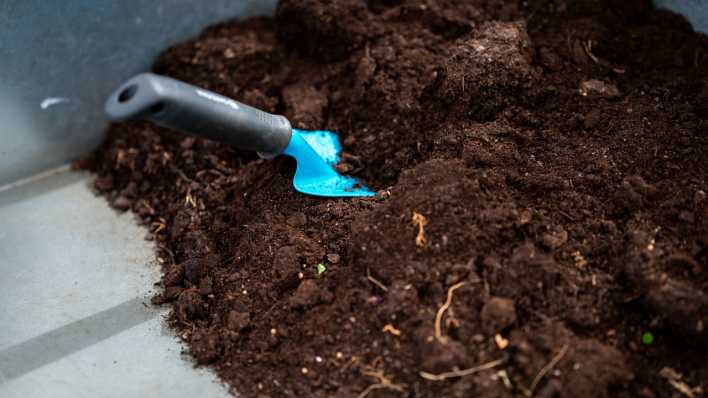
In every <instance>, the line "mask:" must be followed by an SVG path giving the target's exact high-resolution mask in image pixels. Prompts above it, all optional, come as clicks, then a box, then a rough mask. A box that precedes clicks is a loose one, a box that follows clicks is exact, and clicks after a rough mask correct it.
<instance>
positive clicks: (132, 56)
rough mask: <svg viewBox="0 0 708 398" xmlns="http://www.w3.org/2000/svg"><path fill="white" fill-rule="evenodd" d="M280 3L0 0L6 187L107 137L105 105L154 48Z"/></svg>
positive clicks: (0, 131)
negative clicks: (209, 26) (113, 92)
mask: <svg viewBox="0 0 708 398" xmlns="http://www.w3.org/2000/svg"><path fill="white" fill-rule="evenodd" d="M275 2H276V1H275V0H240V1H239V0H207V1H200V0H122V1H115V0H62V1H46V0H0V187H1V186H2V185H4V184H7V183H10V182H12V181H15V180H17V179H20V178H24V177H28V176H31V175H32V174H35V173H37V172H40V171H42V170H46V169H48V168H52V167H55V166H59V165H61V164H63V163H66V162H67V161H69V160H71V159H74V158H76V157H78V156H80V155H82V154H84V153H86V152H88V151H90V150H91V149H93V148H94V147H96V145H98V144H99V143H100V142H101V139H102V132H103V131H104V129H105V126H106V119H105V118H104V116H103V114H102V108H103V102H104V100H105V98H106V97H107V96H108V94H109V93H110V92H111V91H112V90H113V89H114V88H115V87H116V86H117V85H118V84H120V82H121V81H122V80H124V79H126V78H128V77H130V76H131V75H133V74H135V73H137V72H140V71H143V70H146V69H147V68H149V66H150V64H151V62H152V61H153V60H154V58H155V56H156V55H157V54H158V52H159V51H160V50H162V49H164V48H165V47H166V46H168V45H170V44H173V43H175V42H178V41H181V40H185V39H187V38H189V37H191V36H194V35H196V34H197V33H198V32H199V31H200V30H201V29H202V28H204V27H206V26H208V25H210V24H213V23H216V22H219V21H223V20H226V19H230V18H233V17H247V16H251V15H255V14H268V13H271V12H272V10H273V9H274V7H275Z"/></svg>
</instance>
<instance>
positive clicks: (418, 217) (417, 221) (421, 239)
mask: <svg viewBox="0 0 708 398" xmlns="http://www.w3.org/2000/svg"><path fill="white" fill-rule="evenodd" d="M411 222H412V223H413V225H417V226H418V235H417V236H416V237H415V245H416V246H418V247H423V246H425V226H426V225H428V219H427V218H425V216H424V215H422V214H420V213H417V212H415V211H414V212H413V219H412V220H411Z"/></svg>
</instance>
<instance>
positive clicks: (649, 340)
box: [642, 332, 654, 345]
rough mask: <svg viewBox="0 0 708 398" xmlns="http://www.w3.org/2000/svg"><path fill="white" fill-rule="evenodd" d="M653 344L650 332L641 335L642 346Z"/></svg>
mask: <svg viewBox="0 0 708 398" xmlns="http://www.w3.org/2000/svg"><path fill="white" fill-rule="evenodd" d="M653 342H654V335H653V334H652V333H651V332H644V334H643V335H642V343H644V345H651V343H653Z"/></svg>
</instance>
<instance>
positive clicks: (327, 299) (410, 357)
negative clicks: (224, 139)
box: [83, 0, 708, 397]
mask: <svg viewBox="0 0 708 398" xmlns="http://www.w3.org/2000/svg"><path fill="white" fill-rule="evenodd" d="M649 3H650V2H649V1H643V0H632V1H621V2H617V1H609V0H605V1H600V0H597V1H591V0H586V1H564V0H554V1H540V0H539V1H528V2H514V1H500V0H470V1H452V0H425V1H423V0H398V1H397V0H388V1H384V0H378V1H375V0H370V1H368V2H366V1H363V0H341V1H324V0H323V1H301V0H288V1H281V3H280V5H279V6H278V9H277V13H276V15H275V17H274V18H258V19H251V20H248V21H244V22H232V23H226V24H223V25H219V26H215V27H212V28H210V29H208V30H207V31H205V32H204V33H203V34H202V35H201V36H200V37H199V38H197V39H195V40H193V41H190V42H187V43H184V44H180V45H177V46H175V47H173V48H171V49H168V50H167V51H165V52H164V53H163V54H162V56H161V57H160V58H159V60H158V61H157V63H156V64H155V66H154V70H155V71H156V72H157V73H162V74H166V75H169V76H173V77H175V78H178V79H182V80H185V81H187V82H190V83H193V84H196V85H199V86H203V87H205V88H208V89H211V90H214V91H216V92H219V93H221V94H224V95H226V96H229V97H233V98H235V99H238V100H240V101H243V102H245V103H248V104H251V105H254V106H257V107H260V108H263V109H265V110H268V111H270V112H275V113H282V114H284V115H286V116H287V117H288V118H290V120H291V121H292V123H293V125H294V126H297V127H300V128H308V129H329V130H335V131H338V132H339V134H340V137H341V139H342V141H343V143H344V147H345V152H346V153H345V155H344V160H343V163H342V164H340V165H339V169H340V170H345V171H346V172H348V173H349V174H352V175H355V176H357V177H359V178H361V179H362V180H364V181H365V182H366V183H367V184H369V185H370V186H372V187H373V188H375V189H377V190H379V191H380V193H379V195H378V196H377V197H375V198H371V199H320V198H314V197H307V196H303V195H301V194H298V193H296V192H295V191H294V190H293V188H292V186H291V178H292V174H293V171H294V164H293V161H292V160H289V159H287V158H278V159H275V160H272V161H265V160H259V159H257V158H256V157H255V156H254V155H253V154H250V153H242V152H239V151H238V150H236V149H234V148H230V147H228V146H226V145H222V144H219V143H215V142H210V141H206V140H203V139H198V138H192V137H188V136H185V135H182V134H179V133H176V132H172V131H167V130H164V129H161V128H158V127H156V126H154V125H152V124H149V123H144V122H133V123H126V124H121V125H115V126H113V127H112V128H111V129H110V131H109V137H108V139H107V141H106V143H105V144H104V145H103V146H102V147H101V148H100V149H99V150H98V151H97V152H96V153H95V154H94V155H93V157H92V158H91V159H87V160H86V161H84V162H83V165H84V167H90V168H91V169H92V170H94V171H95V172H96V173H98V175H99V177H98V180H97V182H96V185H97V187H98V189H99V190H100V191H102V192H103V193H104V194H105V195H106V197H107V198H108V199H109V201H110V202H111V203H112V204H113V206H114V207H116V208H118V209H120V210H126V209H131V210H132V211H134V212H135V213H137V214H138V215H139V218H140V220H141V221H142V222H143V223H144V224H145V225H146V226H147V228H149V229H150V233H149V237H148V238H149V239H154V240H155V241H156V242H157V244H158V246H159V252H158V260H159V261H160V262H161V263H163V264H164V271H165V276H164V279H163V282H162V284H163V285H164V292H163V293H161V294H159V295H158V296H156V297H155V298H154V301H155V303H170V304H171V305H172V306H173V309H174V311H173V313H172V317H171V320H172V323H173V325H174V327H175V328H176V329H177V330H178V333H179V335H180V336H181V337H182V338H183V339H184V340H185V342H186V343H187V344H188V347H189V351H190V353H191V354H192V355H193V356H194V358H195V359H196V361H197V362H198V363H199V364H205V365H206V364H208V366H210V367H212V368H214V369H215V370H216V372H217V373H218V374H219V375H220V376H221V378H223V379H224V380H225V381H227V382H228V383H229V384H230V385H231V386H232V387H233V389H234V390H235V391H237V392H238V393H239V394H241V395H242V396H247V397H284V396H299V397H329V396H338V397H357V396H359V397H362V396H368V397H469V396H478V397H511V396H531V395H534V396H539V397H554V396H558V397H610V396H612V397H615V396H617V397H669V396H686V397H690V396H695V397H699V396H701V395H703V394H706V391H708V382H707V380H708V199H706V192H707V191H708V179H707V177H706V175H707V174H708V135H707V133H706V132H707V131H708V130H707V129H708V122H707V120H706V115H708V40H707V39H706V37H705V36H703V35H700V34H696V33H694V32H693V31H692V30H691V27H690V26H689V24H688V23H687V22H686V21H685V20H684V19H683V18H681V17H679V16H677V15H674V14H671V13H669V12H667V11H659V10H655V9H653V8H652V7H651V6H650V4H649ZM323 270H324V271H323ZM480 365H482V368H475V367H477V366H480ZM449 372H453V373H449ZM455 372H457V373H455Z"/></svg>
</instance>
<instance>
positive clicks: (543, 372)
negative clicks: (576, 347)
mask: <svg viewBox="0 0 708 398" xmlns="http://www.w3.org/2000/svg"><path fill="white" fill-rule="evenodd" d="M566 352H568V344H566V345H564V346H563V348H561V350H560V351H559V352H558V354H556V356H554V357H553V359H551V361H550V362H548V363H547V364H546V366H544V367H543V368H541V371H540V372H538V374H537V375H536V377H534V379H533V382H531V387H529V388H528V389H525V388H522V390H523V392H524V395H526V396H527V397H531V396H533V392H534V390H535V389H536V387H538V383H540V382H541V379H543V377H544V376H546V374H547V373H548V372H550V371H551V369H553V368H554V367H555V366H556V365H557V364H558V362H560V360H561V359H563V356H564V355H565V353H566Z"/></svg>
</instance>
